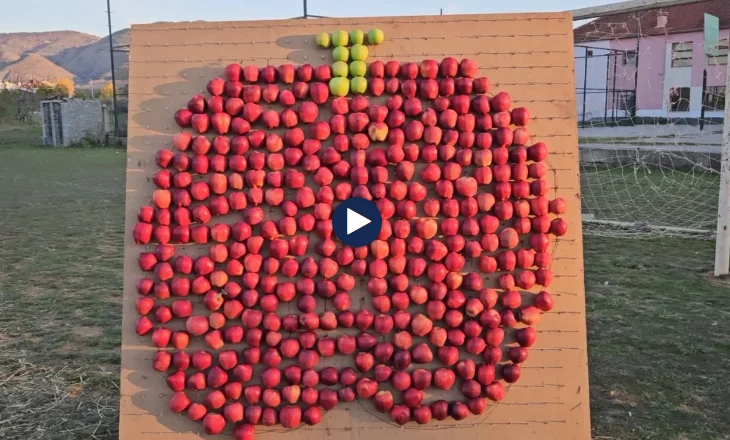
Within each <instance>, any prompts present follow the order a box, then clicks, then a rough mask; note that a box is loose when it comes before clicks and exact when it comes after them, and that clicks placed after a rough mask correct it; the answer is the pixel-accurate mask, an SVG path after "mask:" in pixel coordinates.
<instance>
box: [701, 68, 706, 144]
mask: <svg viewBox="0 0 730 440" xmlns="http://www.w3.org/2000/svg"><path fill="white" fill-rule="evenodd" d="M706 94H707V69H702V101H701V102H702V107H700V131H702V130H704V128H705V96H706Z"/></svg>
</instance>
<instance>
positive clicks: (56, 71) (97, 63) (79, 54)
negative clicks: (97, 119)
mask: <svg viewBox="0 0 730 440" xmlns="http://www.w3.org/2000/svg"><path fill="white" fill-rule="evenodd" d="M112 42H113V44H114V46H124V45H128V44H129V29H123V30H121V31H118V32H115V33H114V34H112ZM114 64H115V68H116V72H115V73H116V75H117V78H118V79H119V80H122V81H125V80H127V78H128V77H129V54H127V53H123V52H115V53H114ZM58 78H69V79H73V80H74V81H75V82H76V83H77V84H84V83H86V82H88V81H90V80H98V79H102V80H103V79H110V78H111V62H110V60H109V37H108V36H107V37H103V38H99V37H97V36H95V35H90V34H85V33H83V32H76V31H51V32H16V33H6V34H2V33H0V80H5V81H28V80H33V79H35V80H49V81H52V80H55V79H58Z"/></svg>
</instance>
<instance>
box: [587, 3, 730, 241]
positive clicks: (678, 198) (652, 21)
mask: <svg viewBox="0 0 730 440" xmlns="http://www.w3.org/2000/svg"><path fill="white" fill-rule="evenodd" d="M719 3H721V2H709V3H707V4H705V5H704V7H703V6H701V5H700V7H698V4H689V5H682V6H675V7H670V8H666V9H664V10H661V9H655V10H647V11H640V12H630V13H624V14H617V15H610V16H605V17H600V18H598V19H596V20H594V21H592V22H590V23H587V24H584V25H582V26H579V27H577V28H576V29H575V31H574V37H575V44H576V48H575V62H576V66H575V69H576V70H575V71H576V78H575V79H576V97H577V99H576V102H577V114H578V123H579V141H580V157H581V193H582V206H583V220H584V227H585V231H586V233H588V234H595V235H606V236H629V237H650V236H664V235H675V236H693V237H701V238H707V239H709V238H712V237H713V235H714V233H715V230H716V222H717V203H718V192H719V187H720V153H721V145H722V120H723V112H724V108H725V94H726V87H727V82H726V81H727V64H728V30H727V29H724V30H721V31H720V35H719V39H718V41H717V42H716V43H714V44H713V45H712V47H710V48H709V50H708V49H706V47H705V41H704V35H703V33H702V32H698V31H697V29H696V23H697V22H699V23H702V16H703V14H704V12H710V13H713V12H716V13H718V14H720V15H722V14H725V15H728V11H727V10H726V9H727V8H722V7H721V5H720V8H719V9H718V11H714V9H713V8H714V7H715V6H714V5H715V4H717V5H719ZM720 20H721V23H723V22H724V23H726V22H728V21H730V17H724V16H721V17H720ZM726 27H727V26H726Z"/></svg>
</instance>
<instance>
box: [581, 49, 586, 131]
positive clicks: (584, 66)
mask: <svg viewBox="0 0 730 440" xmlns="http://www.w3.org/2000/svg"><path fill="white" fill-rule="evenodd" d="M585 51H586V53H585V56H586V57H585V63H584V64H583V115H582V116H581V118H580V119H581V127H585V126H586V98H587V95H586V89H587V88H588V49H586V50H585Z"/></svg>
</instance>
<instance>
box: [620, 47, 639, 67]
mask: <svg viewBox="0 0 730 440" xmlns="http://www.w3.org/2000/svg"><path fill="white" fill-rule="evenodd" d="M621 63H622V64H623V65H624V66H635V65H636V51H635V50H629V51H626V52H624V55H623V57H622V59H621Z"/></svg>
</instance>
